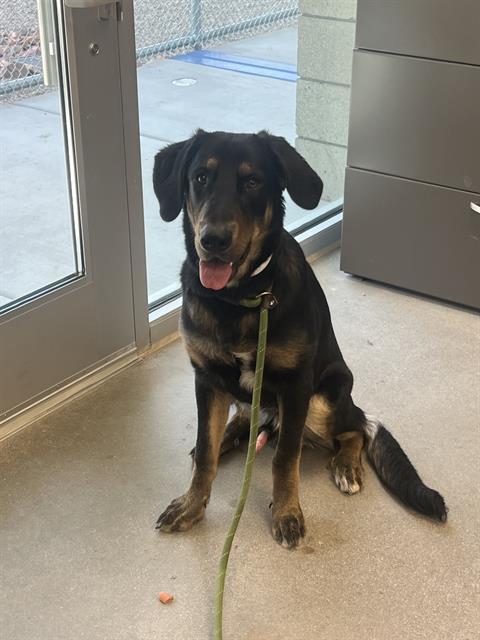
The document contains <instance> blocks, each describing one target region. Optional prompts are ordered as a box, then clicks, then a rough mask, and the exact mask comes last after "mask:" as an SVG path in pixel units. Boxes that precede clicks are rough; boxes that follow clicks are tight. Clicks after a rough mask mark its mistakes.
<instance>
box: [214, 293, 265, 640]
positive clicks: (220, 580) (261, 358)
mask: <svg viewBox="0 0 480 640" xmlns="http://www.w3.org/2000/svg"><path fill="white" fill-rule="evenodd" d="M241 305H242V306H244V307H249V308H253V307H259V306H261V309H260V326H259V329H258V344H257V360H256V363H255V382H254V387H253V396H252V411H251V414H250V437H249V439H248V450H247V460H246V462H245V470H244V473H243V483H242V490H241V492H240V496H239V498H238V502H237V508H236V509H235V514H234V516H233V518H232V522H231V523H230V528H229V530H228V533H227V537H226V538H225V542H224V544H223V549H222V555H221V557H220V564H219V567H218V575H217V589H216V595H215V640H222V618H223V593H224V590H225V577H226V575H227V565H228V559H229V557H230V551H231V549H232V543H233V538H234V537H235V533H236V531H237V527H238V523H239V522H240V518H241V516H242V512H243V508H244V506H245V502H246V500H247V495H248V489H249V488H250V480H251V479H252V471H253V463H254V461H255V444H256V441H257V435H258V418H259V414H260V396H261V393H262V382H263V368H264V365H265V348H266V344H267V330H268V312H269V310H270V309H273V308H274V307H276V305H277V300H276V298H275V296H274V295H273V294H271V293H270V292H265V293H261V294H260V295H259V296H257V297H256V298H251V299H245V300H242V301H241Z"/></svg>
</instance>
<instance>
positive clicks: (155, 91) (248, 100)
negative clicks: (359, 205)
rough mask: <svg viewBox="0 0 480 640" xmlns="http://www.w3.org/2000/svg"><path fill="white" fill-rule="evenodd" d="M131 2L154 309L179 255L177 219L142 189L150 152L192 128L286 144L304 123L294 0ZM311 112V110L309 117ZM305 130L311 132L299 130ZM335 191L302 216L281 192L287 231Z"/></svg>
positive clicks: (335, 205) (337, 200)
mask: <svg viewBox="0 0 480 640" xmlns="http://www.w3.org/2000/svg"><path fill="white" fill-rule="evenodd" d="M133 4H134V9H135V34H136V54H137V63H138V66H139V68H138V97H139V111H140V141H141V151H142V166H143V181H144V209H145V227H146V250H147V272H148V294H149V295H148V298H149V303H150V307H151V308H152V309H154V308H155V307H159V306H160V305H161V304H162V303H165V302H167V301H168V300H170V299H172V298H173V297H174V296H175V295H178V293H179V286H180V285H179V272H180V267H181V264H182V262H183V259H184V253H185V251H184V241H183V234H182V220H181V217H178V218H177V219H176V220H175V221H174V222H169V223H166V222H163V221H162V220H161V219H160V216H159V213H158V202H157V200H156V198H155V196H154V193H153V189H152V185H151V173H152V168H153V162H154V157H155V154H156V153H157V152H158V151H159V150H160V149H161V148H163V147H164V146H166V145H167V144H169V143H172V142H178V141H179V140H184V139H186V138H189V137H190V136H191V135H192V134H193V132H194V131H195V130H196V129H197V128H202V129H204V130H206V131H215V130H223V131H237V132H250V133H254V132H258V131H260V130H262V129H268V130H269V131H270V132H271V133H273V134H275V135H280V136H283V137H285V138H286V139H287V140H288V141H289V142H290V143H291V144H292V145H294V146H295V144H296V139H297V136H298V133H299V128H300V129H301V128H302V127H303V121H304V120H305V117H304V116H303V114H301V113H297V112H296V103H297V85H298V82H297V81H298V74H299V66H298V65H297V58H299V55H298V42H299V15H300V8H301V3H299V1H298V0H258V1H256V2H252V1H251V0H171V1H170V2H150V1H149V0H134V3H133ZM310 4H311V3H310ZM317 12H318V10H317ZM320 13H322V12H320ZM308 88H309V87H307V89H308ZM302 90H303V87H302ZM308 99H309V98H308V96H307V101H308ZM313 110H314V107H313V106H312V107H311V108H310V111H312V112H313V115H315V114H314V111H313ZM316 119H318V118H316ZM345 121H346V119H345ZM342 124H343V123H342ZM303 128H305V127H303ZM302 135H305V134H302ZM307 135H312V137H314V135H313V134H310V133H309V132H308V131H307ZM335 149H336V148H335ZM302 151H303V149H302ZM322 174H323V171H322ZM326 182H327V186H330V185H331V184H332V181H331V180H329V179H328V180H327V181H326ZM341 197H342V192H340V191H339V190H338V191H336V192H335V189H333V190H332V189H330V190H328V189H326V190H325V194H324V196H323V198H322V201H321V203H320V204H319V206H318V208H317V209H316V210H315V211H313V212H312V211H309V212H307V211H304V210H303V209H301V208H300V207H298V206H296V205H295V204H294V203H293V202H292V201H291V200H290V199H289V198H288V196H287V197H286V205H287V206H286V226H287V228H288V230H289V231H291V232H292V233H296V234H298V233H300V232H301V231H304V230H305V229H307V228H310V227H312V226H313V225H315V224H316V223H318V222H319V221H320V220H322V219H324V218H326V217H328V216H330V215H332V212H335V211H338V210H339V209H340V208H341Z"/></svg>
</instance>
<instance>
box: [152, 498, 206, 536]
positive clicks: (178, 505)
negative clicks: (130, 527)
mask: <svg viewBox="0 0 480 640" xmlns="http://www.w3.org/2000/svg"><path fill="white" fill-rule="evenodd" d="M206 506H207V505H206V500H202V499H201V498H198V496H196V495H194V494H192V493H190V492H187V493H186V494H185V495H183V496H180V497H179V498H176V499H175V500H172V502H171V503H170V504H169V505H168V507H167V508H166V509H165V511H164V512H163V513H162V514H161V515H160V517H159V518H158V520H157V524H156V526H155V528H156V529H160V531H165V532H166V533H170V532H171V531H187V529H190V528H191V527H193V525H194V524H195V523H196V522H198V521H199V520H201V519H202V518H203V516H204V514H205V507H206Z"/></svg>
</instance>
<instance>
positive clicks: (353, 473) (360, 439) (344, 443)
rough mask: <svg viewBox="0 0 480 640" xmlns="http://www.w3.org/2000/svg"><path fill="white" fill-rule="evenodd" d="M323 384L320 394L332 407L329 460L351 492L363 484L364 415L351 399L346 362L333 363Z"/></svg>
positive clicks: (338, 480) (342, 487) (340, 485)
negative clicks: (330, 452) (330, 454)
mask: <svg viewBox="0 0 480 640" xmlns="http://www.w3.org/2000/svg"><path fill="white" fill-rule="evenodd" d="M320 386H321V390H322V392H323V396H320V397H323V399H324V400H323V402H324V405H325V406H326V408H327V409H328V410H329V411H328V419H327V431H328V435H329V436H330V438H331V440H332V442H333V444H334V446H335V449H336V453H335V454H334V455H333V457H332V459H331V461H330V468H331V472H332V478H333V481H334V482H335V484H336V485H337V487H338V488H339V489H340V491H342V493H346V494H348V495H352V494H354V493H358V492H359V491H360V489H361V488H362V484H363V467H362V449H363V445H364V433H363V425H364V422H365V415H364V413H363V411H362V410H361V409H359V408H358V407H357V406H355V404H354V402H353V400H352V396H351V392H352V386H353V376H352V374H351V372H350V370H349V369H348V367H347V366H346V364H345V363H344V362H341V361H338V362H334V363H332V364H330V365H329V366H328V367H327V368H326V370H325V371H324V372H323V374H322V378H321V382H320ZM317 397H318V396H317ZM317 413H318V412H317ZM307 426H308V425H307Z"/></svg>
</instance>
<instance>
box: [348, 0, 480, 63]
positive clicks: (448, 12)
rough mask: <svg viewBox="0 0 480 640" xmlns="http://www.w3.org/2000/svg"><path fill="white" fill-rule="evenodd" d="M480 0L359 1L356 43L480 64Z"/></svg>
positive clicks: (404, 53)
mask: <svg viewBox="0 0 480 640" xmlns="http://www.w3.org/2000/svg"><path fill="white" fill-rule="evenodd" d="M479 25H480V2H479V1H478V0H399V1H393V2H385V0H358V4H357V26H356V42H355V46H356V47H358V48H360V49H372V50H374V51H387V52H390V53H400V54H403V55H409V56H419V57H424V58H436V59H438V60H449V61H451V62H463V63H467V64H477V65H480V37H479V33H478V29H479Z"/></svg>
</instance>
